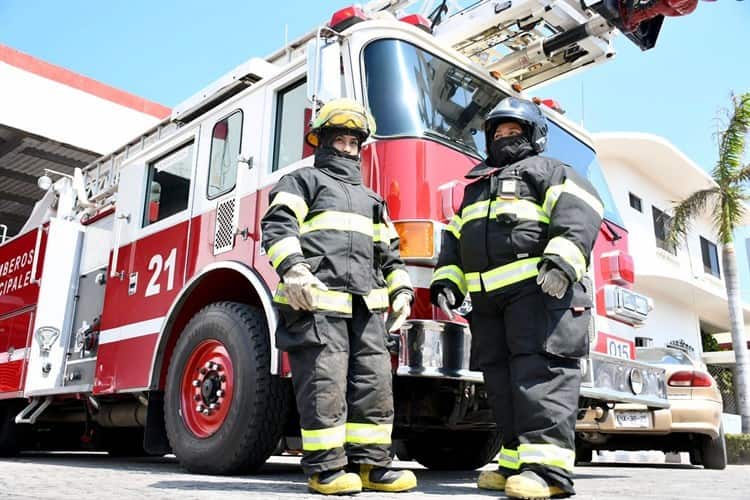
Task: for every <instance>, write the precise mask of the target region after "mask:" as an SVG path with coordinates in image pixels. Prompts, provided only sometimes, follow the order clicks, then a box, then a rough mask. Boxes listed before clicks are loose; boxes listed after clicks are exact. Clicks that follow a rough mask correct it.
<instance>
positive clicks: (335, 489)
mask: <svg viewBox="0 0 750 500" xmlns="http://www.w3.org/2000/svg"><path fill="white" fill-rule="evenodd" d="M319 478H320V475H319V474H313V475H312V477H311V478H310V479H309V480H308V481H307V487H308V488H309V489H310V491H313V492H315V493H320V494H322V495H353V494H355V493H359V492H361V491H362V481H361V480H360V479H359V476H358V475H357V474H353V473H351V472H347V473H346V474H344V475H343V476H340V477H337V478H336V479H334V480H333V481H331V482H330V483H325V484H323V483H321V482H320V481H319Z"/></svg>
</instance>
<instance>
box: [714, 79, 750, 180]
mask: <svg viewBox="0 0 750 500" xmlns="http://www.w3.org/2000/svg"><path fill="white" fill-rule="evenodd" d="M732 104H733V108H732V111H731V115H730V117H729V121H728V123H727V126H726V128H725V129H724V130H721V131H720V140H719V159H718V161H717V162H716V167H715V168H714V172H713V177H714V180H715V181H716V182H717V183H719V185H722V184H725V183H727V182H729V181H730V179H732V178H733V177H734V176H736V175H737V173H738V171H739V170H741V166H742V156H743V153H744V151H745V140H746V138H747V132H748V130H749V129H750V93H745V94H742V95H740V96H732Z"/></svg>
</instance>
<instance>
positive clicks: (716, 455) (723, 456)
mask: <svg viewBox="0 0 750 500" xmlns="http://www.w3.org/2000/svg"><path fill="white" fill-rule="evenodd" d="M700 455H701V462H702V463H703V467H704V468H706V469H715V470H723V469H726V467H727V445H726V441H725V440H724V426H723V425H720V426H719V435H718V436H717V437H715V438H711V437H710V436H701V444H700Z"/></svg>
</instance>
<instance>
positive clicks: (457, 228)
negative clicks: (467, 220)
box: [445, 214, 464, 240]
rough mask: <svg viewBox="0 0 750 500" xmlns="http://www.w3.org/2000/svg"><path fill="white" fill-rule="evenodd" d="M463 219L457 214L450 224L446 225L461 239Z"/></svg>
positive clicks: (447, 228) (448, 229)
mask: <svg viewBox="0 0 750 500" xmlns="http://www.w3.org/2000/svg"><path fill="white" fill-rule="evenodd" d="M463 224H464V223H463V221H462V220H461V217H460V216H459V215H458V214H455V215H454V216H453V218H451V221H450V222H449V223H448V225H447V226H446V227H445V229H446V230H447V231H450V233H451V234H452V235H453V236H455V237H456V239H457V240H460V239H461V228H462V227H463Z"/></svg>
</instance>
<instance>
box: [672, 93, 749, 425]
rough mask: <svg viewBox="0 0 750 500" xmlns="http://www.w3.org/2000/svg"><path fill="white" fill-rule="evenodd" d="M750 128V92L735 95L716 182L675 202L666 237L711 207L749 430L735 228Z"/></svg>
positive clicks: (722, 133)
mask: <svg viewBox="0 0 750 500" xmlns="http://www.w3.org/2000/svg"><path fill="white" fill-rule="evenodd" d="M749 129H750V92H748V93H745V94H742V95H740V96H735V95H733V96H732V108H731V109H730V110H729V112H728V119H727V121H726V124H725V126H724V127H723V128H721V130H719V133H718V139H719V141H718V142H719V158H718V160H717V162H716V166H715V167H714V169H713V172H712V173H711V177H713V180H714V182H715V183H716V186H714V187H711V188H708V189H702V190H700V191H696V192H694V193H693V194H691V195H690V196H688V197H687V198H685V199H684V200H682V201H679V202H677V203H675V205H674V207H673V210H674V217H673V218H672V221H671V224H670V228H669V232H668V234H667V241H668V243H669V244H670V245H675V246H676V245H677V244H678V242H680V241H683V240H684V237H685V236H686V234H687V232H688V230H689V229H690V225H691V223H692V221H693V220H694V219H695V217H696V216H697V215H699V214H700V213H703V212H704V211H705V210H710V213H711V216H712V220H713V227H714V230H715V231H716V234H717V236H718V238H719V242H720V244H721V248H722V256H721V262H722V265H723V267H724V284H725V286H726V290H727V304H728V307H729V322H730V328H731V331H732V345H733V347H734V354H735V360H736V371H735V382H734V388H735V391H736V395H737V403H738V408H739V412H740V415H741V418H742V432H750V392H749V391H750V358H749V357H748V349H747V339H746V337H745V324H744V321H743V315H742V303H741V299H740V287H739V275H738V272H737V257H736V255H735V249H734V230H735V229H736V228H737V227H738V226H739V225H740V223H741V221H742V217H743V214H744V211H745V209H744V202H745V201H748V200H750V195H748V192H747V191H746V184H747V181H748V180H750V164H747V165H743V164H742V161H743V155H744V152H745V141H746V139H747V134H748V130H749Z"/></svg>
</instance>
